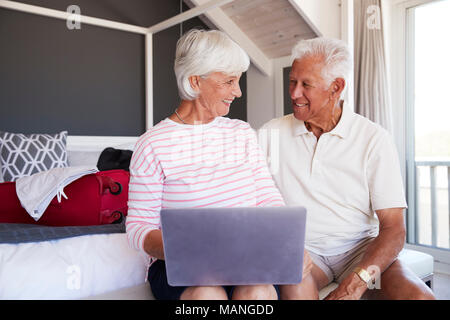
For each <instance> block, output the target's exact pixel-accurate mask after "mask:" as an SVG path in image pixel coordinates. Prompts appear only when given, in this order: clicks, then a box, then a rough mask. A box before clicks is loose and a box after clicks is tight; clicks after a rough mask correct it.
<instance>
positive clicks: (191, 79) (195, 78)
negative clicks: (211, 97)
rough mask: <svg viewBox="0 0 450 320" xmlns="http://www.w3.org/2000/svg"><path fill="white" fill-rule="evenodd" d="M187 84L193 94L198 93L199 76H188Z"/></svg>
mask: <svg viewBox="0 0 450 320" xmlns="http://www.w3.org/2000/svg"><path fill="white" fill-rule="evenodd" d="M189 83H190V84H191V88H192V89H193V90H194V91H195V92H200V77H199V76H190V77H189Z"/></svg>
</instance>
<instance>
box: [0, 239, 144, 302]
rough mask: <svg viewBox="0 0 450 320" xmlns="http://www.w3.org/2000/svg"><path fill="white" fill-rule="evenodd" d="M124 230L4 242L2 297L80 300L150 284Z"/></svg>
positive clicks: (0, 267)
mask: <svg viewBox="0 0 450 320" xmlns="http://www.w3.org/2000/svg"><path fill="white" fill-rule="evenodd" d="M147 266H148V257H147V255H145V254H143V253H141V252H139V251H136V250H135V249H132V248H130V246H129V244H128V241H127V236H126V234H125V233H111V234H92V235H84V236H77V237H70V238H65V239H59V240H49V241H39V242H27V243H18V244H11V243H2V244H0V299H19V300H22V299H42V300H46V299H81V298H86V297H89V296H93V295H98V294H102V293H106V292H110V291H113V290H118V289H122V288H127V287H132V286H137V285H140V284H143V283H145V279H146V275H147Z"/></svg>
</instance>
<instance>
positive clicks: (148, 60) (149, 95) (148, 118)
mask: <svg viewBox="0 0 450 320" xmlns="http://www.w3.org/2000/svg"><path fill="white" fill-rule="evenodd" d="M151 127H153V35H152V34H151V33H147V34H146V35H145V129H146V130H148V129H150V128H151Z"/></svg>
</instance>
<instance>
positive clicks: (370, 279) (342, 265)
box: [259, 38, 434, 299]
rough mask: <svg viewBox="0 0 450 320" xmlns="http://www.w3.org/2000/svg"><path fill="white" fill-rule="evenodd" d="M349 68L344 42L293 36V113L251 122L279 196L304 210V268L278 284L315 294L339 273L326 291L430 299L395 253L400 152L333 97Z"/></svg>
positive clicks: (297, 293) (295, 293)
mask: <svg viewBox="0 0 450 320" xmlns="http://www.w3.org/2000/svg"><path fill="white" fill-rule="evenodd" d="M351 69H352V59H351V55H350V53H349V50H348V48H347V46H346V44H345V43H344V42H342V41H340V40H335V39H325V38H316V39H312V40H306V41H305V40H304V41H300V42H299V43H298V44H297V45H296V46H295V48H294V49H293V64H292V70H291V72H290V75H289V83H290V84H289V93H290V96H291V99H292V108H293V114H289V115H287V116H284V117H282V118H279V119H274V120H272V121H269V122H268V123H266V124H265V125H264V126H263V127H262V128H261V129H260V131H259V134H260V142H261V144H262V147H263V149H264V150H265V152H266V155H267V156H268V159H269V162H271V170H272V174H273V176H274V179H275V182H276V184H277V186H278V188H279V189H280V191H281V193H282V195H283V197H284V199H285V201H286V204H287V205H301V206H305V207H306V208H307V209H308V220H307V234H306V249H307V250H308V251H309V253H310V256H311V258H312V260H313V262H314V266H313V268H312V271H311V276H310V277H307V278H306V279H304V280H303V281H302V282H301V283H300V284H298V285H291V286H284V287H283V288H282V291H281V298H285V299H317V298H318V292H319V290H320V289H322V288H324V287H325V286H326V285H328V284H329V283H330V282H332V281H337V282H338V283H339V286H338V287H337V289H336V290H334V291H333V292H331V293H330V294H329V295H328V296H327V297H326V299H360V298H361V297H362V296H363V294H365V297H367V298H384V299H434V296H433V293H432V292H431V290H430V289H429V288H428V287H427V286H426V285H425V284H424V283H423V282H422V281H421V280H420V279H419V278H417V277H416V276H415V275H414V274H413V273H412V272H411V271H410V270H408V268H407V267H406V266H405V265H403V264H402V263H401V261H399V260H397V255H398V254H399V252H400V251H401V249H402V248H403V245H404V241H405V225H404V217H403V209H404V208H405V207H406V202H405V196H404V191H403V183H402V178H401V174H400V167H399V162H398V156H397V153H396V149H395V146H394V143H393V140H392V138H391V137H390V135H389V134H388V132H387V131H386V130H384V129H383V128H381V127H380V126H379V125H377V124H375V123H373V122H371V121H369V120H368V119H366V118H364V117H362V116H360V115H358V114H355V113H354V112H353V111H352V108H351V107H350V106H348V105H347V104H346V103H344V102H343V100H341V96H342V94H343V91H344V89H345V86H346V83H347V80H346V79H347V77H348V75H349V74H350V71H351ZM267 134H269V135H274V134H276V135H277V136H279V145H277V146H276V145H274V144H273V143H272V144H269V143H266V142H267V141H271V140H272V141H273V136H272V138H271V139H262V137H266V138H267ZM278 150H279V152H278ZM278 153H279V154H278ZM276 163H278V164H279V165H278V166H276ZM380 275H381V282H380V281H379V276H380ZM377 277H378V278H377ZM373 283H374V284H373ZM368 287H370V288H373V287H375V288H374V289H373V290H368Z"/></svg>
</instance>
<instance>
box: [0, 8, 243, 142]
mask: <svg viewBox="0 0 450 320" xmlns="http://www.w3.org/2000/svg"><path fill="white" fill-rule="evenodd" d="M21 2H23V3H27V4H32V5H39V6H44V7H47V8H52V9H58V10H64V11H65V10H66V9H67V7H68V6H69V5H73V4H75V5H78V6H79V7H80V9H81V14H83V15H87V16H94V17H99V18H104V19H108V20H113V21H118V22H123V23H130V24H134V25H141V26H146V27H147V26H151V25H154V24H156V23H158V22H160V21H163V20H165V19H167V18H169V17H172V16H174V15H176V14H178V13H179V12H180V1H179V0H164V1H163V0H128V1H123V0H96V1H92V0H76V1H75V0H26V1H21ZM182 10H183V11H185V10H188V8H187V6H185V5H183V9H182ZM193 27H196V28H203V29H207V27H206V26H205V25H204V24H203V23H202V22H201V20H200V19H198V18H194V19H191V20H189V21H186V22H184V23H183V25H182V26H180V25H178V26H174V27H172V28H170V29H167V30H164V31H161V32H159V33H157V34H155V35H154V36H153V79H154V87H153V90H154V96H153V102H154V112H153V118H154V121H155V123H157V122H159V121H160V120H162V119H164V118H165V117H167V116H168V115H170V114H171V113H172V112H173V110H174V109H175V108H176V106H177V105H178V103H179V97H178V91H177V87H176V81H175V75H174V72H173V60H174V57H175V45H176V42H177V40H178V38H179V37H180V35H181V31H182V30H183V31H184V32H186V31H187V30H189V29H191V28H193ZM0 48H1V50H0V130H5V131H13V132H24V133H32V132H56V131H60V130H68V131H69V134H71V135H123V136H130V135H132V136H135V135H140V134H142V133H143V132H144V131H145V82H144V81H145V74H144V73H145V57H144V36H143V35H139V34H133V33H128V32H122V31H117V30H112V29H106V28H102V27H95V26H89V25H84V24H82V25H81V30H69V29H67V27H66V21H64V20H59V19H54V18H48V17H43V16H38V15H33V14H27V13H21V12H18V11H12V10H6V9H0ZM245 84H246V81H245V75H243V77H242V79H241V85H242V91H243V97H242V98H241V99H238V100H236V101H235V102H234V103H233V106H232V109H231V112H230V115H229V116H230V117H233V118H239V119H242V120H246V113H247V112H246V88H245Z"/></svg>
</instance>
